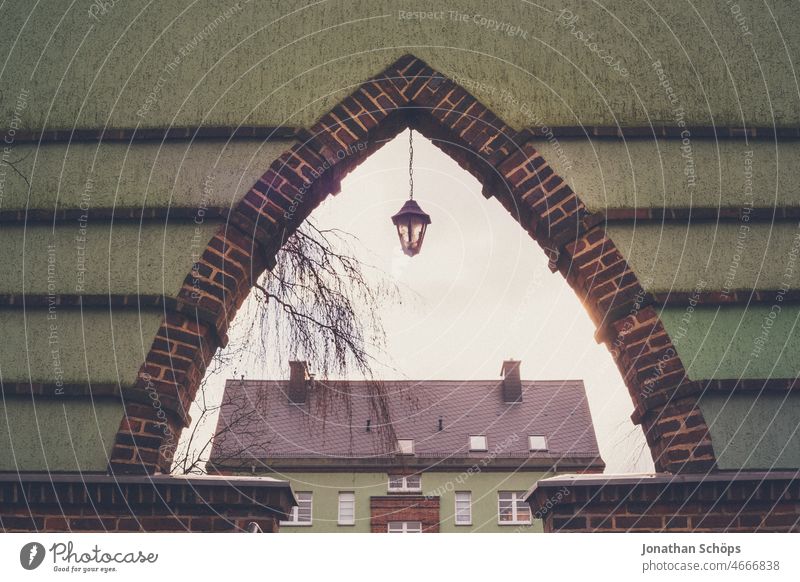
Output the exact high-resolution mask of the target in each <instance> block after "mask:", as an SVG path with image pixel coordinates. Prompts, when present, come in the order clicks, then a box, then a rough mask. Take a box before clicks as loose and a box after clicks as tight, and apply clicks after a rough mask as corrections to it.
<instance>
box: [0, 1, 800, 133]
mask: <svg viewBox="0 0 800 582" xmlns="http://www.w3.org/2000/svg"><path fill="white" fill-rule="evenodd" d="M91 5H92V2H91V0H82V1H78V2H75V3H74V4H72V3H65V2H61V1H59V0H49V1H45V2H40V3H37V4H30V3H23V4H6V5H4V7H3V8H2V11H1V12H0V22H2V25H1V26H2V34H0V54H4V55H9V60H8V63H7V65H6V67H5V69H4V71H3V73H2V77H0V87H1V88H2V90H3V94H4V95H5V96H6V98H4V100H3V107H2V109H1V110H0V118H3V119H8V118H10V113H11V111H12V110H13V107H14V100H13V99H10V98H9V97H8V96H10V95H12V96H13V95H16V94H17V93H18V91H19V90H20V89H27V90H29V91H30V98H29V103H28V107H27V109H26V111H25V114H24V120H23V124H24V126H25V127H37V128H38V127H42V126H45V125H46V126H47V127H51V128H56V127H58V128H71V127H73V126H78V127H103V126H111V127H120V126H126V127H133V126H136V125H137V124H138V125H140V126H142V127H154V126H168V125H196V124H199V123H205V124H208V125H236V124H238V123H251V124H265V125H277V124H288V125H306V126H307V125H308V124H310V123H311V122H312V121H313V120H314V119H316V118H317V117H319V115H320V114H321V113H323V112H324V111H326V110H327V109H329V108H330V106H331V105H333V104H334V103H335V102H337V101H338V100H339V98H340V97H341V96H342V94H341V93H340V92H342V91H349V90H350V89H351V88H352V87H353V86H354V85H355V84H357V83H359V82H361V81H363V80H364V79H365V78H366V77H369V76H370V75H371V74H374V73H375V72H377V71H378V70H380V69H381V68H383V67H384V66H385V65H387V64H388V63H390V62H392V61H393V60H394V59H396V58H397V57H398V56H399V55H401V54H403V53H406V52H413V53H415V54H417V55H418V56H420V57H422V58H424V59H426V60H427V61H429V63H430V64H431V65H432V66H433V67H435V68H437V69H439V70H441V71H442V72H444V73H448V74H457V75H466V76H468V77H471V78H473V79H474V80H475V81H476V82H483V83H487V84H488V85H490V86H491V87H495V88H496V89H495V90H494V91H492V92H491V95H489V96H483V100H484V102H485V103H486V104H487V105H489V106H490V107H491V108H493V109H494V110H495V111H496V112H497V113H499V114H500V115H501V116H502V117H503V118H505V119H506V120H507V121H508V122H510V123H511V124H513V125H515V126H517V127H520V126H524V125H531V121H530V119H531V115H530V114H529V113H527V112H526V111H525V110H524V108H523V107H522V106H521V105H520V104H519V103H515V102H514V101H513V99H509V98H508V97H504V94H503V92H502V91H503V90H505V91H506V92H507V93H508V94H510V95H512V96H514V97H515V98H516V99H518V100H521V101H522V102H525V103H528V104H532V105H533V108H534V109H535V111H536V112H537V114H540V116H541V118H542V119H544V120H545V121H546V122H547V123H549V124H551V125H557V124H563V125H577V124H578V123H584V124H607V125H615V124H617V123H618V122H619V123H621V124H624V125H647V124H649V123H651V122H652V123H656V124H658V123H670V124H671V123H674V122H675V113H674V111H673V109H674V106H673V105H672V104H670V103H669V101H668V100H667V98H666V94H665V89H664V88H663V87H662V86H660V85H659V79H658V77H657V75H656V74H655V72H654V69H653V66H652V63H653V61H656V60H660V61H661V62H662V64H663V67H664V70H665V72H666V74H667V76H668V78H669V82H670V85H671V86H672V88H673V89H674V90H675V92H676V94H677V95H678V99H679V104H680V105H682V106H683V107H684V109H685V117H686V119H687V120H688V121H690V122H692V123H700V124H711V123H712V122H713V123H715V124H721V125H737V124H738V125H741V123H742V121H743V120H746V121H747V122H752V123H756V124H761V125H772V124H773V123H775V124H778V125H785V124H790V125H791V124H797V122H798V119H800V111H798V109H797V107H796V106H795V103H794V99H796V86H795V82H794V77H793V75H792V74H791V70H792V69H791V63H790V59H789V55H790V54H797V52H798V49H800V35H798V30H800V27H798V18H799V16H798V12H797V11H796V10H795V9H794V7H793V6H792V5H791V4H789V3H775V4H774V5H772V6H770V10H765V9H764V7H763V5H762V4H761V3H759V2H756V1H755V0H747V1H744V0H743V1H741V2H739V5H740V6H741V7H742V12H743V13H744V15H745V17H746V19H747V22H748V23H749V25H750V30H752V31H755V34H754V35H751V36H749V37H748V36H747V35H745V34H744V33H743V31H742V30H741V29H740V28H739V27H738V25H737V24H736V22H735V21H734V17H733V15H732V14H731V13H730V10H729V9H728V8H727V7H726V5H725V4H724V3H721V2H718V1H715V0H699V1H697V2H694V3H693V5H692V6H687V5H684V4H672V3H661V4H658V5H650V6H648V5H642V4H641V3H639V2H636V1H635V0H609V1H608V2H605V3H603V4H602V5H600V4H593V3H586V2H579V1H577V0H573V1H571V2H561V1H558V2H557V1H556V0H542V1H541V2H537V3H531V2H495V3H492V4H487V3H486V2H484V1H481V0H470V1H462V2H458V3H453V2H445V1H443V0H437V1H433V2H431V1H428V0H426V1H423V0H410V1H408V2H404V3H403V4H402V5H401V6H398V5H397V4H396V3H394V2H391V1H390V0H381V1H374V0H358V1H352V0H330V1H325V2H316V3H312V2H311V1H310V0H292V1H287V2H281V3H275V4H272V5H270V6H269V7H268V6H267V5H266V4H265V3H261V2H245V0H240V2H238V3H235V2H230V1H220V0H202V1H198V2H195V3H192V4H191V5H189V6H187V5H186V4H185V3H184V2H178V1H176V0H172V1H165V2H158V3H150V2H145V1H144V0H139V1H130V2H117V3H116V4H114V5H113V7H111V8H109V9H108V10H107V11H106V12H104V13H102V14H98V13H97V12H96V11H95V18H92V16H90V15H89V8H90V6H91ZM400 9H402V10H404V11H414V10H424V11H432V10H444V11H450V10H453V11H456V12H458V13H459V14H465V15H467V21H466V22H461V21H457V20H455V19H452V18H451V17H450V15H449V13H447V12H445V13H444V14H443V18H442V19H436V20H424V21H419V20H416V19H400V18H399V10H400ZM562 9H569V10H571V11H572V12H573V13H574V15H575V16H577V17H578V21H576V22H575V27H574V30H569V29H567V28H565V26H563V24H561V23H559V22H558V21H557V19H558V17H559V12H560V11H561V10H562ZM476 15H478V18H480V17H485V18H490V19H493V20H496V21H498V22H501V23H502V22H505V23H510V24H512V25H516V26H519V27H521V29H522V30H523V31H525V32H526V34H525V35H524V36H525V37H527V38H525V37H523V36H522V35H519V34H518V35H514V36H509V35H507V34H503V33H502V31H497V30H491V29H489V28H487V27H485V26H480V25H479V24H476V23H475V22H474V21H473V20H472V18H473V17H474V16H476ZM565 16H566V15H565ZM563 21H564V19H562V23H563ZM575 31H580V32H582V33H583V34H584V35H585V36H588V35H593V36H592V40H594V41H595V42H596V43H597V45H598V46H597V48H598V49H602V50H604V51H606V54H608V55H611V57H612V59H613V60H615V61H616V62H619V65H618V66H617V69H618V70H614V69H613V68H612V67H610V66H608V65H607V64H606V63H605V62H603V61H602V60H601V59H600V58H599V57H598V55H597V54H596V53H594V52H592V51H591V50H589V48H588V47H587V46H586V44H584V43H583V42H581V41H580V40H579V39H578V38H576V36H575V35H574V34H571V32H575ZM193 38H194V39H195V40H194V41H193ZM751 43H752V47H751V46H750V44H751ZM757 55H762V57H761V58H759V59H757V58H756V57H757ZM767 57H768V58H767ZM176 59H177V61H176ZM170 63H175V66H174V67H172V68H171V69H170V68H167V67H168V66H169V65H170ZM623 69H624V70H625V72H627V75H622V74H621V73H620V72H618V71H619V70H623ZM150 93H152V97H150V98H148V94H150ZM634 95H635V98H634V97H633V96H634ZM145 109H146V110H145ZM137 111H142V112H143V114H142V115H141V116H139V115H137Z"/></svg>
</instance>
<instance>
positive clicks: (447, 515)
mask: <svg viewBox="0 0 800 582" xmlns="http://www.w3.org/2000/svg"><path fill="white" fill-rule="evenodd" d="M276 475H279V476H280V478H281V479H288V480H289V481H290V482H291V486H292V490H293V491H295V492H297V491H311V492H313V494H314V495H313V507H312V512H313V515H312V520H313V525H312V526H310V527H308V526H300V527H293V526H281V532H308V531H311V532H361V533H364V532H369V531H370V525H369V518H370V511H369V498H370V496H385V495H387V491H386V487H387V480H388V475H387V474H386V473H277V474H276ZM546 476H549V475H547V474H545V473H528V472H518V473H502V472H488V471H484V472H482V473H476V474H473V475H472V476H470V477H468V478H465V477H462V476H461V474H460V473H446V472H425V473H423V474H422V494H423V495H431V496H438V497H439V498H440V499H439V504H440V505H439V516H440V520H441V526H440V527H441V531H442V532H443V533H449V532H456V533H460V532H470V531H475V532H482V533H491V532H512V531H522V532H541V531H542V523H541V520H534V521H533V525H531V526H523V527H520V526H517V525H505V526H501V525H498V524H497V491H527V490H528V489H530V488H531V487H532V486H533V484H534V483H535V482H536V481H538V480H539V479H542V478H544V477H546ZM459 478H461V480H462V482H461V483H459V482H458V479H459ZM455 491H472V526H457V525H455V524H454V517H453V516H454V513H455V493H454V492H455ZM339 492H354V493H355V494H356V525H351V526H340V525H338V524H337V520H338V498H339V497H338V496H339Z"/></svg>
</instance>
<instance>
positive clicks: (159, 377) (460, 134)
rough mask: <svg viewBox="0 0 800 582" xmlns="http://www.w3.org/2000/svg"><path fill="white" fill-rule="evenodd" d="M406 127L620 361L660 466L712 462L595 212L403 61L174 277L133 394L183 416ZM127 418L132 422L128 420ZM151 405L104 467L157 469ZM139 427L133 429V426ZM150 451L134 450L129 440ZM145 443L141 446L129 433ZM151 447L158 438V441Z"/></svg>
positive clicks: (654, 320)
mask: <svg viewBox="0 0 800 582" xmlns="http://www.w3.org/2000/svg"><path fill="white" fill-rule="evenodd" d="M407 127H411V128H413V129H415V130H417V131H419V132H421V133H422V134H423V135H425V136H426V137H427V138H428V139H430V140H432V141H433V142H434V143H435V144H436V145H437V147H439V148H440V149H442V150H443V151H444V152H445V153H447V154H448V155H450V156H451V157H452V158H453V159H455V160H456V161H457V162H458V163H459V165H460V166H461V167H463V168H464V169H465V170H467V171H468V172H469V173H471V174H472V175H473V176H475V177H476V178H477V179H478V180H479V181H480V182H481V183H482V184H483V193H484V195H485V196H486V197H487V198H496V199H497V200H498V201H499V202H500V203H501V204H502V205H503V206H504V207H505V208H506V210H507V211H508V212H509V213H510V214H511V215H512V216H513V217H514V218H515V220H517V222H518V223H519V224H520V226H522V227H523V228H524V229H525V230H526V231H527V232H528V233H529V234H530V236H531V238H533V239H534V240H535V241H536V242H537V243H538V244H539V245H540V246H541V247H542V249H543V250H544V251H545V253H546V254H547V256H548V258H549V262H550V268H551V269H552V270H553V271H558V272H560V273H561V274H562V275H563V276H564V277H565V278H566V280H567V282H568V283H569V284H570V286H571V287H572V288H573V289H574V290H575V292H576V293H577V294H578V296H579V297H580V298H581V300H582V301H583V303H584V305H585V306H586V309H587V310H588V311H589V314H590V315H591V317H592V319H593V321H594V322H595V324H596V325H597V328H598V337H599V338H600V339H602V340H603V341H605V342H606V343H607V345H608V346H609V349H610V350H611V353H612V355H613V357H614V359H615V361H616V362H617V365H618V367H619V369H620V372H621V373H622V375H623V378H624V380H625V383H626V385H627V387H628V389H629V392H630V394H631V398H632V400H633V402H634V407H635V411H634V415H633V420H634V422H636V423H637V424H642V426H643V428H644V431H645V435H646V437H647V441H648V444H649V446H650V449H651V452H652V455H653V459H654V462H655V465H656V468H657V469H659V470H666V471H671V472H681V471H684V472H704V471H708V470H710V469H713V468H714V466H715V458H714V452H713V449H712V446H711V440H710V436H709V433H708V427H707V425H706V422H705V420H704V418H703V416H702V413H701V411H700V409H699V408H698V407H697V403H696V394H697V388H698V387H697V386H695V385H694V384H693V383H691V382H688V381H686V371H685V369H684V366H683V364H682V362H681V360H680V358H679V357H678V355H677V353H676V351H675V349H674V347H673V345H672V341H671V340H670V338H669V336H668V334H667V332H666V330H665V328H664V326H663V324H662V323H661V321H660V319H659V316H658V313H657V311H656V309H655V308H654V307H653V305H651V299H652V298H649V297H648V296H647V293H646V292H645V291H644V289H643V288H642V286H641V285H640V283H639V281H638V280H637V277H636V275H635V274H634V273H633V271H632V270H631V269H630V268H629V266H628V264H627V262H626V261H625V259H624V257H623V255H622V254H621V252H620V251H619V250H618V249H617V248H616V246H615V245H614V242H613V241H612V240H611V238H610V237H609V236H608V234H607V233H606V230H605V228H604V224H603V221H604V218H603V217H602V216H599V215H596V214H592V213H591V212H589V211H588V210H587V208H586V207H585V205H584V204H583V203H582V202H581V200H580V197H579V195H578V194H577V193H575V192H574V191H573V190H572V189H571V188H570V186H569V185H567V184H566V182H565V181H564V180H563V179H562V178H561V177H560V176H559V175H557V174H556V172H555V171H554V170H553V168H552V167H550V166H549V165H548V163H547V161H546V160H545V159H544V158H543V157H542V156H541V155H540V154H539V152H538V151H537V150H536V148H535V147H534V145H533V143H532V142H533V141H534V140H533V139H532V138H533V135H532V134H531V133H530V132H529V131H527V130H523V131H519V132H518V131H515V130H513V129H512V128H511V127H509V126H508V125H506V124H505V123H503V121H502V120H501V119H500V118H499V117H497V116H496V115H494V114H493V113H492V112H491V111H490V110H489V109H487V108H486V107H484V106H483V105H482V104H481V103H480V102H479V101H477V100H476V99H475V98H474V97H473V96H472V95H470V94H469V93H468V92H467V91H466V90H464V89H463V88H462V87H460V86H459V85H457V84H456V83H455V82H454V81H452V80H451V79H448V78H447V77H445V76H444V75H441V74H439V73H437V72H436V71H434V70H433V69H431V68H430V67H428V66H427V65H426V64H425V63H424V62H422V61H421V60H419V59H417V58H415V57H413V56H411V55H407V56H405V57H402V58H401V59H399V60H398V61H397V62H396V63H394V64H393V65H391V66H390V67H388V68H387V69H386V70H385V71H383V72H382V73H381V74H379V75H377V76H376V77H374V78H372V79H370V80H369V81H367V82H366V83H364V84H363V85H361V86H360V87H359V88H358V89H357V90H356V91H355V92H354V93H352V94H351V95H350V96H348V97H347V98H345V99H344V100H343V101H342V102H340V103H339V104H338V105H337V106H336V107H334V108H333V109H332V110H331V111H330V112H329V113H327V114H326V115H324V116H323V117H322V118H321V119H320V120H319V121H318V122H317V123H316V124H315V125H314V126H313V127H312V128H311V129H310V130H309V131H302V132H301V133H300V135H299V136H298V137H299V142H298V143H297V144H296V145H294V146H293V147H292V148H290V149H289V150H288V151H286V152H285V153H284V154H283V155H281V156H280V157H279V158H278V159H277V160H276V161H275V162H273V164H272V165H271V166H270V168H269V169H268V170H267V172H266V173H265V174H264V175H263V176H262V177H261V179H260V180H259V181H258V182H257V183H256V184H255V185H254V186H253V187H252V188H251V190H250V191H249V192H248V193H247V194H245V196H244V198H243V199H242V200H241V202H239V203H238V205H237V206H236V207H235V208H234V209H232V211H231V212H230V213H229V215H228V217H227V222H226V225H225V226H224V227H223V228H222V229H220V231H219V232H217V233H216V234H215V236H214V237H213V238H212V240H211V241H210V243H209V245H208V247H207V248H206V249H205V251H204V253H203V254H202V257H201V258H200V260H199V261H198V262H197V264H196V265H195V268H194V269H192V272H190V273H189V274H188V275H187V277H186V279H185V280H184V283H183V286H182V288H181V291H180V293H179V295H178V301H177V302H176V303H175V305H171V306H170V308H169V309H168V310H167V311H166V315H165V317H164V321H163V323H162V325H161V327H160V329H159V331H158V334H157V336H156V338H155V340H154V342H153V345H152V347H151V349H150V352H149V354H148V357H147V360H146V362H145V363H144V364H143V365H142V367H141V369H140V370H139V374H138V380H137V382H138V387H139V388H141V389H143V390H147V391H148V392H155V393H157V394H158V395H159V397H160V398H161V399H162V400H164V401H171V402H174V403H175V406H177V408H179V409H181V408H182V409H183V410H188V409H189V406H190V405H191V402H192V400H193V398H194V396H195V393H196V390H197V388H198V386H199V384H200V381H201V380H202V377H203V374H204V373H205V369H206V366H207V364H208V362H209V360H210V358H211V357H212V355H213V354H214V352H215V351H216V350H217V349H218V348H219V347H221V346H223V345H225V343H226V332H227V329H228V326H229V324H230V322H231V321H232V320H233V317H234V316H235V314H236V312H237V310H238V309H239V307H240V306H241V304H242V302H243V301H244V299H245V297H246V296H247V294H248V293H249V291H250V289H251V288H252V286H253V283H254V282H255V281H256V279H257V278H258V277H259V276H260V275H261V274H262V273H263V271H264V270H265V269H267V268H270V267H271V265H273V264H274V257H275V254H276V253H277V252H278V250H279V249H280V248H281V246H282V244H283V242H284V241H285V240H286V238H287V236H289V235H290V234H291V233H292V232H293V231H294V230H295V229H296V228H297V227H298V226H299V225H300V224H301V223H302V221H303V220H304V219H305V218H306V217H308V216H309V215H310V214H311V212H313V210H314V209H315V208H316V207H317V206H318V205H319V203H320V202H321V201H322V200H323V199H325V198H326V197H327V196H328V195H329V194H331V193H335V192H336V191H337V190H338V187H339V183H340V181H341V179H342V178H343V177H344V176H345V175H347V174H348V173H349V172H350V171H351V170H353V168H355V167H356V166H357V165H358V164H360V163H361V162H362V161H363V160H364V159H365V158H366V157H368V156H369V155H370V154H371V153H372V152H374V151H375V150H376V149H378V148H380V147H381V146H382V145H383V144H384V143H385V142H386V140H388V139H391V138H392V137H394V136H396V135H397V134H398V133H399V132H400V131H402V130H403V129H405V128H407ZM132 419H133V420H136V421H137V422H135V423H131V422H130V421H131V420H132ZM170 422H173V421H165V420H163V419H159V418H157V417H156V416H155V410H154V409H153V407H148V406H143V405H137V404H126V418H125V419H124V420H123V422H122V425H121V427H120V430H119V432H118V434H117V440H116V443H115V447H114V450H113V453H112V458H111V460H110V469H111V470H112V471H114V472H117V473H125V472H142V471H143V470H144V471H147V472H156V471H158V470H165V469H166V468H167V467H168V463H169V451H170V450H171V447H174V445H175V444H176V442H177V435H179V433H180V430H181V427H180V426H178V425H177V424H175V423H174V422H173V424H170ZM133 426H136V429H134V428H133ZM142 432H145V433H146V434H149V435H150V436H151V437H154V438H151V439H150V440H148V441H147V445H148V446H142V445H141V444H138V445H137V446H135V447H133V448H131V446H130V443H131V442H136V436H137V434H141V433H142ZM139 441H140V442H141V441H142V439H139ZM156 441H157V442H156Z"/></svg>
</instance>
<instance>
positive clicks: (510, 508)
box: [497, 491, 531, 525]
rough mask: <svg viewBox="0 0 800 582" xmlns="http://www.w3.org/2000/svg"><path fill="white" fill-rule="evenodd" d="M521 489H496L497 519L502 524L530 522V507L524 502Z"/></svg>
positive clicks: (523, 494)
mask: <svg viewBox="0 0 800 582" xmlns="http://www.w3.org/2000/svg"><path fill="white" fill-rule="evenodd" d="M524 497H525V493H524V492H522V491H498V493H497V521H498V522H499V523H500V524H501V525H503V524H508V525H517V524H524V523H530V522H531V508H530V506H529V505H528V504H527V503H525V500H524Z"/></svg>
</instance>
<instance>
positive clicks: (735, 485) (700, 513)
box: [528, 472, 800, 532]
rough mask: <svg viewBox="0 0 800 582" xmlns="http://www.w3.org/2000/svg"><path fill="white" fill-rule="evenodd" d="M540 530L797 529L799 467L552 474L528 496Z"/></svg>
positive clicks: (754, 530)
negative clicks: (609, 474)
mask: <svg viewBox="0 0 800 582" xmlns="http://www.w3.org/2000/svg"><path fill="white" fill-rule="evenodd" d="M528 503H529V504H530V506H531V509H532V511H533V512H534V514H535V515H537V516H541V517H542V518H543V521H544V530H545V531H546V532H594V531H597V532H626V531H632V532H800V474H798V473H787V472H771V473H748V472H740V473H735V474H734V473H729V474H728V473H715V474H714V475H712V476H705V477H704V476H694V475H691V476H690V475H679V476H676V475H655V476H641V477H639V478H634V477H626V478H614V477H605V478H603V477H600V476H598V477H575V478H564V477H556V478H552V479H544V480H542V481H539V482H538V484H537V485H536V486H535V487H534V489H533V492H532V494H531V495H530V496H529V498H528Z"/></svg>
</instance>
